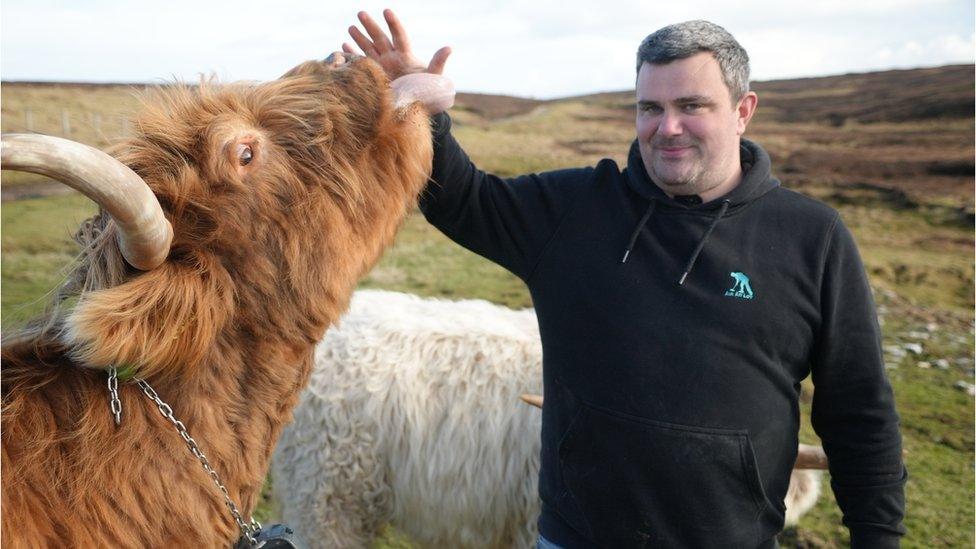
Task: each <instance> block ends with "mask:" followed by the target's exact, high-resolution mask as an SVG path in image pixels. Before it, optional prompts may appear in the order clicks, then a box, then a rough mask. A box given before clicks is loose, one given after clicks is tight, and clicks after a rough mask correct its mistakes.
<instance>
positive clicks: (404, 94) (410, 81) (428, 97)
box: [390, 72, 454, 114]
mask: <svg viewBox="0 0 976 549" xmlns="http://www.w3.org/2000/svg"><path fill="white" fill-rule="evenodd" d="M390 87H391V88H393V96H394V101H395V102H396V106H397V108H398V109H399V108H403V107H406V106H408V105H410V104H412V103H417V102H419V103H421V104H422V105H423V106H424V108H426V109H427V112H428V113H429V114H437V113H441V112H444V111H446V110H447V109H449V108H451V106H453V105H454V82H452V81H451V79H450V78H448V77H446V76H442V75H440V74H431V73H428V72H418V73H413V74H407V75H405V76H401V77H399V78H397V79H396V80H394V81H392V82H390Z"/></svg>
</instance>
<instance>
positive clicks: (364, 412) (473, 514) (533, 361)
mask: <svg viewBox="0 0 976 549" xmlns="http://www.w3.org/2000/svg"><path fill="white" fill-rule="evenodd" d="M315 359H316V365H315V370H314V372H313V373H312V379H311V382H310V383H309V386H308V389H307V390H306V391H305V393H304V395H303V396H302V399H301V402H300V403H299V405H298V407H297V408H296V410H295V420H294V422H293V423H292V424H291V425H290V426H289V427H288V428H287V429H286V431H285V433H284V434H283V436H282V437H281V440H280V442H279V444H278V447H277V449H276V451H275V455H274V457H273V462H272V475H273V479H274V488H275V495H276V497H277V499H278V501H279V502H280V504H281V511H282V515H283V519H284V521H285V522H287V523H288V524H290V525H291V526H293V527H294V528H295V529H296V531H297V532H299V534H300V535H301V537H302V538H303V539H304V541H306V542H307V543H308V544H309V545H310V546H311V547H362V546H366V545H368V543H369V542H370V541H371V540H372V538H373V537H374V536H375V535H376V533H377V531H378V529H379V528H380V527H381V526H383V525H384V524H386V523H390V524H392V525H393V526H394V527H395V528H396V529H397V530H399V531H401V532H403V533H406V534H408V535H409V536H410V537H411V538H413V539H414V540H415V541H417V542H419V543H420V544H421V545H423V546H426V547H531V546H533V544H534V543H535V539H536V535H537V533H536V532H537V531H536V524H535V521H536V518H537V516H538V513H539V500H538V492H537V478H538V473H539V451H540V446H541V441H540V430H541V423H542V417H541V414H540V413H539V411H538V410H536V409H535V408H532V407H530V406H527V405H525V404H522V403H521V402H519V395H521V394H522V393H541V390H542V348H541V344H540V341H539V328H538V324H537V323H536V317H535V313H534V311H532V310H530V309H529V310H522V311H513V310H511V309H507V308H504V307H500V306H497V305H492V304H490V303H488V302H485V301H478V300H468V301H446V300H437V299H422V298H419V297H416V296H412V295H407V294H401V293H395V292H386V291H376V290H362V291H359V292H356V293H355V294H354V296H353V298H352V303H351V305H350V308H349V311H348V312H347V313H346V315H345V316H343V317H342V319H341V321H340V323H339V324H338V325H337V326H336V327H334V328H332V329H331V330H330V331H329V332H328V333H327V334H326V336H325V338H324V339H323V340H322V342H321V343H320V344H319V345H318V347H317V349H316V357H315ZM819 486H820V478H819V473H818V472H814V471H794V474H793V477H792V478H791V485H790V493H789V494H788V496H787V497H788V502H787V503H788V505H787V507H788V511H787V523H788V524H789V523H795V522H796V519H797V518H798V517H799V515H801V514H802V513H804V512H806V511H807V510H808V509H809V508H810V507H812V506H813V504H814V503H815V502H816V499H817V496H818V494H819Z"/></svg>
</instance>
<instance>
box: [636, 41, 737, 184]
mask: <svg viewBox="0 0 976 549" xmlns="http://www.w3.org/2000/svg"><path fill="white" fill-rule="evenodd" d="M755 105H756V96H755V94H754V93H751V92H750V93H749V94H747V95H746V96H745V97H743V98H742V99H741V100H740V101H738V102H737V103H736V104H733V103H732V99H731V97H730V94H729V89H728V87H726V85H725V82H724V81H723V80H722V71H721V69H720V68H719V64H718V61H716V60H715V58H714V57H713V56H712V54H711V53H709V52H701V53H698V54H695V55H693V56H691V57H688V58H685V59H679V60H676V61H672V62H671V63H668V64H666V65H651V64H649V63H644V65H643V66H641V68H640V71H639V72H638V74H637V141H638V144H639V146H640V153H641V159H642V160H643V161H644V167H645V168H647V173H648V174H649V175H650V176H651V179H652V180H653V181H654V183H655V184H657V185H658V186H659V187H661V188H662V189H663V190H664V191H665V192H666V193H668V194H669V195H687V194H698V195H701V194H703V193H705V192H706V191H709V190H712V189H721V190H723V191H725V192H727V191H728V190H731V187H734V186H735V184H737V183H738V181H739V178H740V176H741V168H740V164H739V136H741V135H742V133H743V132H744V131H745V129H746V124H748V122H749V118H751V116H752V113H753V111H754V109H755ZM722 194H724V192H723V193H722ZM711 198H715V197H709V198H708V199H709V200H710V199H711Z"/></svg>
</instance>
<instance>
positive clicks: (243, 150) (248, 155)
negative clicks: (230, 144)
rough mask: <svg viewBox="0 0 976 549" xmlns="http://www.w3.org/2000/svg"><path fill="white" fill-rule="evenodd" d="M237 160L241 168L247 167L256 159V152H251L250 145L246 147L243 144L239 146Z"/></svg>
mask: <svg viewBox="0 0 976 549" xmlns="http://www.w3.org/2000/svg"><path fill="white" fill-rule="evenodd" d="M237 159H238V162H240V164H241V166H247V165H248V164H250V163H251V160H253V159H254V152H253V151H252V150H251V146H250V145H245V144H243V143H241V144H239V145H237Z"/></svg>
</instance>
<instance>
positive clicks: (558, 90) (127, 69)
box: [0, 0, 976, 99]
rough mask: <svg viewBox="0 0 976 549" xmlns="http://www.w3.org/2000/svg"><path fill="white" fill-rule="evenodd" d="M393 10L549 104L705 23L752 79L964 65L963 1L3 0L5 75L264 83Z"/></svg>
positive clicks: (423, 38)
mask: <svg viewBox="0 0 976 549" xmlns="http://www.w3.org/2000/svg"><path fill="white" fill-rule="evenodd" d="M385 7H390V8H392V9H393V10H394V11H395V12H396V13H397V15H399V17H400V19H401V20H402V21H403V23H404V26H405V27H406V29H407V32H408V34H409V35H410V38H411V41H412V42H413V48H414V51H415V52H416V54H417V55H418V56H419V57H421V58H422V59H424V60H425V61H426V60H427V59H429V58H430V56H431V55H432V54H433V53H434V51H435V50H436V49H437V48H439V47H441V46H444V45H449V46H451V48H452V50H453V54H452V55H451V58H450V59H449V60H448V62H447V69H446V71H445V74H447V75H448V76H450V77H451V78H452V79H453V80H454V82H455V85H456V87H457V89H458V90H459V91H467V92H481V93H497V94H507V95H516V96H521V97H534V98H539V99H550V98H555V97H566V96H572V95H580V94H586V93H593V92H599V91H618V90H627V89H633V85H634V55H635V52H636V49H637V45H638V44H639V43H640V41H641V40H642V39H643V38H644V37H645V36H646V35H648V34H649V33H651V32H653V31H654V30H656V29H658V28H660V27H662V26H665V25H668V24H671V23H676V22H680V21H685V20H689V19H708V20H710V21H712V22H715V23H718V24H719V25H722V26H723V27H725V28H726V29H727V30H729V31H730V32H731V33H732V34H733V35H734V36H735V37H736V39H737V40H738V41H739V42H740V43H741V44H742V45H743V46H744V47H745V49H746V50H747V51H748V53H749V56H750V59H751V64H752V78H753V80H773V79H780V78H795V77H805V76H821V75H829V74H842V73H848V72H866V71H875V70H884V69H891V68H914V67H928V66H938V65H945V64H953V63H973V61H974V55H976V54H974V51H976V35H974V27H976V22H974V21H976V19H974V2H973V1H972V0H854V1H851V0H803V1H794V0H779V1H775V0H747V1H741V2H721V3H719V2H705V1H699V0H672V1H671V2H662V1H660V0H657V1H654V0H642V1H631V0H626V1H619V2H618V1H612V0H602V1H592V0H591V1H589V2H584V1H578V0H562V1H552V0H528V1H526V0H490V1H482V0H477V1H461V0H457V1H454V2H450V3H448V2H437V1H422V0H416V1H399V2H395V1H392V0H387V1H386V2H378V1H373V0H365V1H361V2H358V3H356V2H329V1H327V0H316V1H299V0H280V1H276V2H275V1H268V0H263V1H249V0H238V1H235V2H229V1H213V2H208V1H204V0H196V1H190V0H166V1H157V2H144V1H140V0H128V1H110V0H90V1H62V2H55V1H51V0H3V3H2V5H0V79H2V80H5V81H7V80H42V81H82V82H166V81H173V80H183V81H190V82H193V81H196V80H198V79H199V77H200V75H216V76H218V77H219V78H221V79H222V80H225V81H230V80H270V79H273V78H276V77H277V76H279V75H280V74H282V73H284V72H285V71H287V70H288V69H289V68H290V67H292V66H294V65H296V64H298V63H299V62H301V61H304V60H307V59H314V58H322V57H325V56H326V55H327V54H328V53H329V52H331V51H335V50H338V49H340V46H341V44H342V42H344V41H348V42H351V40H350V39H349V37H348V34H347V33H346V29H347V28H348V27H349V25H351V24H354V23H356V22H357V21H356V12H357V11H358V10H360V9H363V10H366V11H368V12H370V13H371V14H373V16H374V18H382V15H381V11H382V9H383V8H385Z"/></svg>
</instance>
